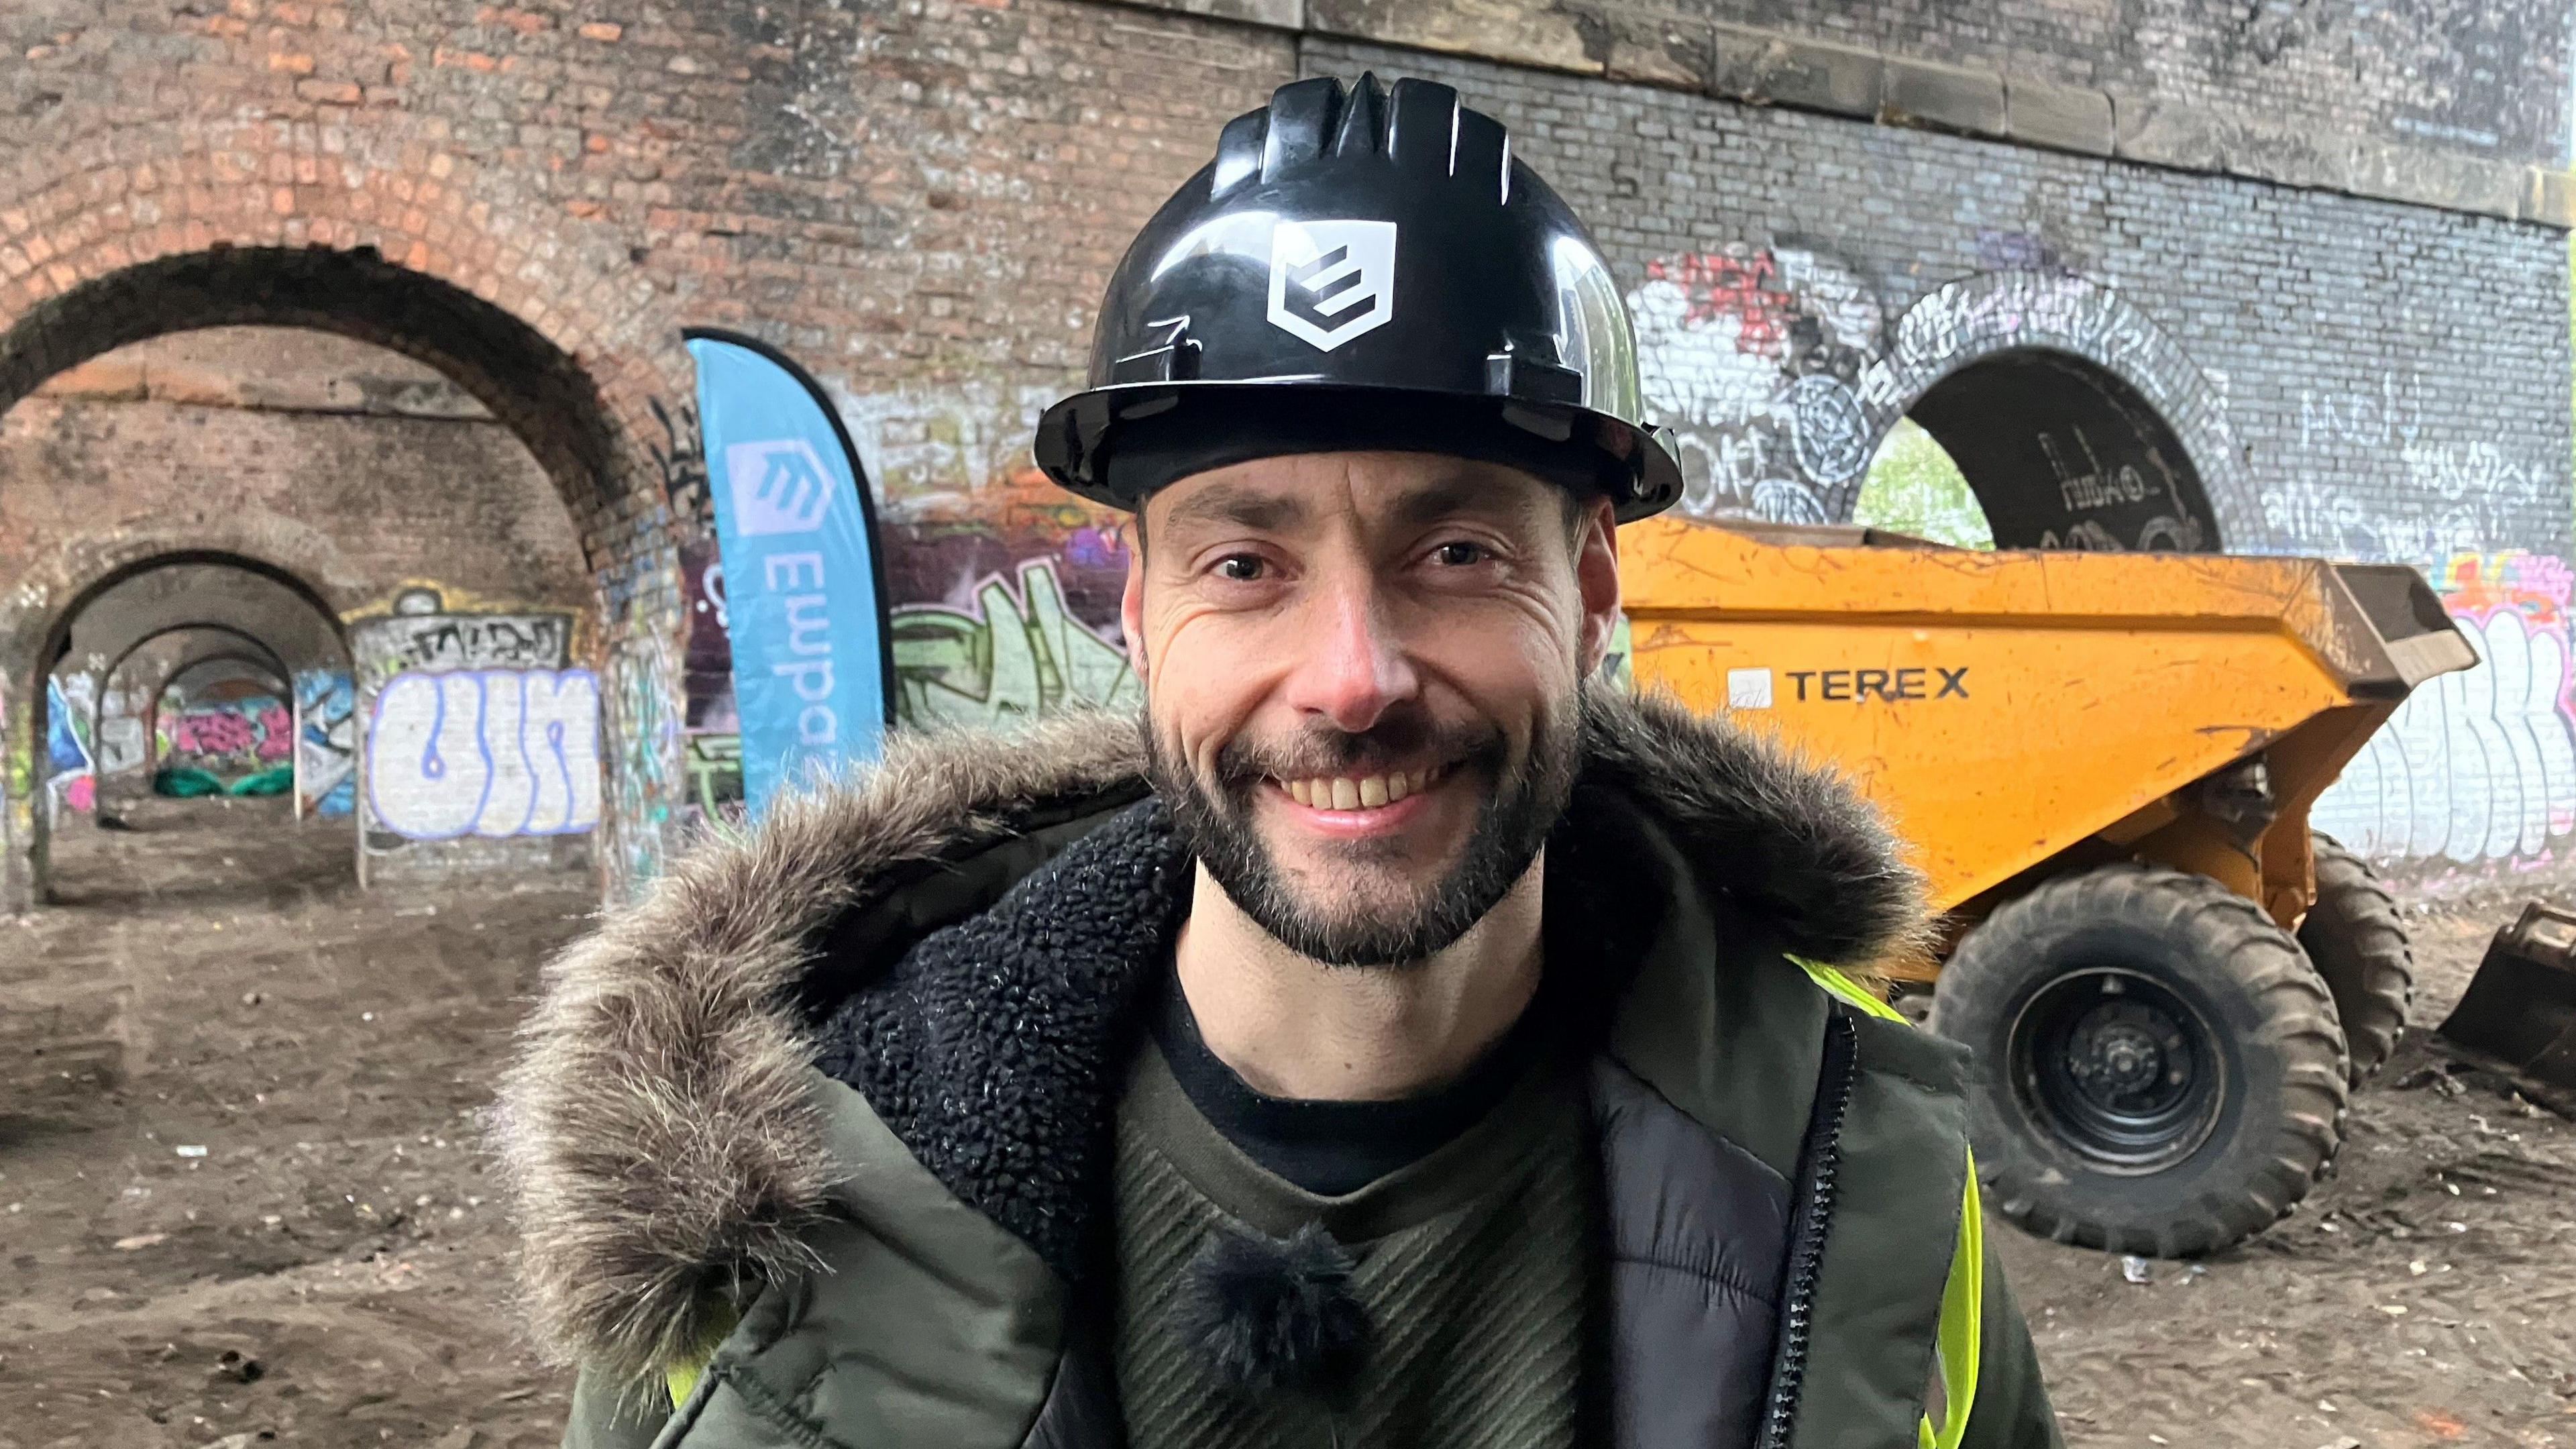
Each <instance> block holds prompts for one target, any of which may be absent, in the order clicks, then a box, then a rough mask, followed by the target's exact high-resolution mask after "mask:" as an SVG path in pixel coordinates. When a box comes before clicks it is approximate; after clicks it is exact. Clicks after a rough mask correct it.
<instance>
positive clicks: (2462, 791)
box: [2310, 551, 2576, 866]
mask: <svg viewBox="0 0 2576 1449" xmlns="http://www.w3.org/2000/svg"><path fill="white" fill-rule="evenodd" d="M2570 580H2571V575H2570V572H2569V569H2568V566H2567V563H2566V561H2565V560H2563V559H2560V558H2556V557H2553V556H2551V555H2547V554H2533V553H2523V552H2520V551H2509V552H2504V553H2463V554H2457V555H2454V556H2453V557H2452V558H2451V559H2450V560H2449V561H2448V562H2447V563H2446V564H2445V565H2444V566H2443V567H2442V569H2441V570H2440V571H2439V572H2438V574H2437V576H2436V578H2435V580H2434V583H2435V587H2436V588H2437V589H2438V590H2439V591H2440V592H2441V594H2442V595H2443V606H2444V607H2445V608H2446V609H2448V610H2449V611H2450V614H2451V617H2452V619H2453V621H2454V622H2456V623H2457V624H2458V625H2459V627H2460V632H2461V633H2462V634H2463V635H2465V636H2467V638H2468V641H2469V643H2470V645H2471V647H2473V648H2475V649H2476V650H2477V653H2478V658H2479V661H2480V663H2479V665H2478V667H2477V668H2475V669H2471V670H2467V671H2465V672H2462V673H2457V674H2446V675H2443V676H2441V677H2440V678H2438V679H2435V680H2432V681H2430V682H2429V683H2427V684H2425V685H2424V686H2423V687H2422V688H2420V689H2418V690H2416V691H2415V693H2414V694H2413V695H2411V696H2409V697H2408V698H2407V700H2406V702H2405V703H2404V704H2402V705H2400V706H2398V709H2397V712H2396V714H2395V715H2393V716H2392V717H2391V718H2390V719H2389V721H2388V723H2387V724H2386V725H2385V726H2383V727H2382V728H2381V729H2380V731H2379V733H2377V734H2376V735H2373V736H2372V737H2371V740H2370V743H2369V744H2368V745H2367V746H2365V747H2364V748H2363V750H2362V752H2361V753H2360V754H2359V755H2358V756H2356V757H2355V758H2354V759H2353V761H2352V763H2351V764H2350V765H2347V766H2346V767H2345V768H2344V772H2343V778H2342V779H2340V780H2338V781H2337V782H2336V783H2335V785H2334V787H2333V788H2332V789H2330V790H2328V791H2326V793H2325V794H2324V795H2323V796H2321V797H2319V799H2318V800H2317V803H2316V807H2315V809H2314V810H2313V811H2312V812H2311V814H2310V820H2311V821H2312V823H2314V824H2315V826H2316V828H2318V829H2319V830H2322V831H2324V832H2326V833H2327V834H2329V835H2333V836H2335V837H2336V838H2338V839H2340V840H2342V841H2343V842H2344V843H2345V844H2347V845H2350V846H2352V847H2353V848H2354V849H2356V850H2358V851H2360V852H2362V853H2363V854H2365V855H2368V856H2371V857H2373V858H2376V859H2381V860H2389V861H2399V862H2421V863H2426V864H2433V865H2440V864H2449V865H2454V866H2480V865H2502V864H2529V863H2535V862H2539V861H2545V860H2549V859H2552V858H2554V857H2555V856H2556V855H2557V854H2559V853H2561V852H2562V851H2563V850H2564V848H2565V842H2566V839H2567V837H2568V836H2569V835H2570V834H2571V833H2576V697H2571V686H2572V685H2576V681H2571V677H2570V673H2569V659H2570V646H2569V631H2568V614H2567V611H2568V603H2569V592H2570V590H2569V585H2570Z"/></svg>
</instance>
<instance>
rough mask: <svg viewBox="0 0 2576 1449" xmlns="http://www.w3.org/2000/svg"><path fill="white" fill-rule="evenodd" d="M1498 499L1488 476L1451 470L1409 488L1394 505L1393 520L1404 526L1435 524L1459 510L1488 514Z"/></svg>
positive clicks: (1455, 515) (1494, 507)
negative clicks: (1442, 475) (1428, 481)
mask: <svg viewBox="0 0 2576 1449" xmlns="http://www.w3.org/2000/svg"><path fill="white" fill-rule="evenodd" d="M1500 502H1501V500H1500V499H1499V498H1497V497H1496V496H1495V489H1494V486H1493V483H1492V481H1491V480H1490V479H1485V478H1480V477H1477V476H1476V475H1475V474H1473V473H1451V474H1449V475H1447V476H1445V477H1443V478H1441V479H1439V480H1438V481H1436V482H1432V483H1426V484H1424V485H1423V486H1421V487H1419V488H1414V489H1409V490H1407V491H1406V492H1405V494H1404V496H1403V497H1402V498H1401V499H1399V500H1397V502H1396V505H1395V517H1396V521H1397V522H1399V523H1402V524H1405V525H1406V526H1408V527H1414V528H1419V527H1421V526H1423V525H1424V524H1430V523H1438V522H1440V521H1441V520H1442V519H1446V518H1455V517H1457V516H1458V515H1460V514H1462V513H1483V514H1491V513H1494V512H1497V511H1509V510H1508V509H1500V510H1498V509H1497V506H1496V505H1497V504H1498V503H1500Z"/></svg>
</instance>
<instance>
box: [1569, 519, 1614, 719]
mask: <svg viewBox="0 0 2576 1449" xmlns="http://www.w3.org/2000/svg"><path fill="white" fill-rule="evenodd" d="M1574 587H1575V592H1576V595H1577V596H1578V597H1579V598H1580V599H1581V601H1582V604H1583V633H1582V639H1583V657H1582V661H1581V662H1582V665H1583V672H1582V674H1581V675H1579V676H1578V677H1579V678H1583V679H1590V678H1591V677H1592V676H1593V674H1594V672H1595V671H1597V670H1599V669H1600V668H1601V661H1602V659H1603V658H1604V657H1606V656H1607V655H1608V654H1609V652H1610V636H1611V635H1612V634H1614V633H1616V632H1617V631H1618V628H1619V519H1618V515H1617V514H1616V513H1615V512H1614V511H1613V510H1612V508H1611V505H1610V500H1609V499H1607V498H1599V499H1595V500H1593V502H1592V503H1591V505H1590V513H1589V515H1588V516H1587V517H1586V518H1585V519H1584V521H1583V538H1582V541H1581V542H1580V543H1578V544H1577V545H1576V547H1575V552H1574Z"/></svg>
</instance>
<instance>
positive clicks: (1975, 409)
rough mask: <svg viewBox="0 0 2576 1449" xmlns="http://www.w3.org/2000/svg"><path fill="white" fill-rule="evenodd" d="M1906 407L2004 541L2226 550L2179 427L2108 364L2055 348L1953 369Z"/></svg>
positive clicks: (1999, 542)
mask: <svg viewBox="0 0 2576 1449" xmlns="http://www.w3.org/2000/svg"><path fill="white" fill-rule="evenodd" d="M1906 415H1907V416H1908V417H1910V418H1912V419H1913V420H1914V421H1915V422H1916V423H1917V424H1919V425H1920V426H1921V427H1922V428H1923V430H1924V431H1925V432H1927V433H1930V434H1931V435H1932V439H1933V441H1934V442H1936V443H1938V444H1939V445H1940V447H1941V450H1942V451H1943V452H1945V453H1947V454H1948V455H1949V456H1950V459H1951V461H1952V462H1953V463H1955V464H1956V465H1957V467H1958V470H1959V472H1960V474H1961V475H1962V476H1963V477H1964V478H1965V479H1966V480H1967V485H1968V487H1969V489H1970V490H1971V491H1972V492H1973V493H1974V494H1975V496H1976V501H1977V504H1978V506H1979V507H1980V508H1982V509H1983V510H1984V513H1985V517H1986V523H1987V526H1988V527H1989V529H1990V530H1991V531H1992V533H1993V537H1994V543H1995V546H1996V547H1997V548H2072V549H2090V550H2104V551H2138V552H2146V551H2162V552H2177V553H2216V552H2219V551H2221V549H2222V547H2223V542H2224V541H2223V540H2222V538H2221V537H2220V533H2219V522H2218V518H2217V516H2216V514H2215V513H2214V512H2213V510H2212V509H2211V507H2210V503H2209V496H2208V493H2207V490H2206V489H2205V488H2204V487H2203V486H2202V483H2201V479H2200V474H2199V471H2198V470H2197V469H2196V468H2195V467H2194V466H2193V463H2192V458H2191V455H2190V453H2189V452H2188V451H2187V450H2186V449H2185V448H2184V446H2183V444H2182V441H2181V439H2180V438H2179V437H2177V436H2176V434H2175V432H2174V430H2173V428H2172V426H2171V425H2170V424H2168V423H2167V422H2166V421H2165V420H2164V418H2163V417H2162V416H2160V415H2159V414H2158V413H2157V411H2156V409H2155V407H2154V406H2153V405H2152V404H2151V403H2149V402H2148V401H2147V399H2146V398H2145V397H2144V396H2143V395H2141V394H2140V393H2139V392H2138V390H2137V389H2136V388H2134V387H2132V386H2130V385H2129V384H2128V383H2127V382H2125V381H2123V380H2122V379H2121V378H2120V377H2118V376H2117V375H2116V374H2114V373H2112V372H2111V371H2109V370H2108V369H2106V368H2103V367H2101V366H2098V365H2097V364H2095V363H2093V362H2090V361H2088V360H2086V359H2084V358H2081V357H2077V356H2074V355H2071V354H2069V353H2064V352H2057V351H2053V350H2049V349H2045V348H2021V349H2015V350H2012V351H2006V352H1998V353H1994V354H1991V355H1989V356H1986V357H1983V358H1980V359H1979V360H1977V361H1975V362H1972V363H1970V364H1968V365H1967V366H1965V367H1962V368H1960V369H1959V370H1958V371H1956V372H1953V373H1951V374H1949V375H1948V376H1947V377H1944V378H1943V379H1941V380H1940V381H1939V382H1937V383H1935V384H1933V385H1932V387H1931V389H1930V390H1929V391H1927V392H1925V393H1924V394H1923V396H1922V397H1920V398H1919V399H1917V400H1916V401H1915V403H1914V405H1913V406H1912V407H1911V408H1909V409H1907V413H1906Z"/></svg>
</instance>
